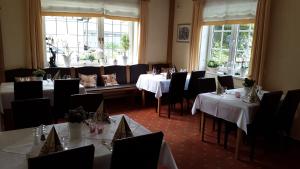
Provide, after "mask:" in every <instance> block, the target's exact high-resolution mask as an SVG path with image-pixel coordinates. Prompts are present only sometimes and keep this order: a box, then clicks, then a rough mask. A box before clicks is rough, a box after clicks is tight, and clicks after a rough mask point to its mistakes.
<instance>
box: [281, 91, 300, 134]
mask: <svg viewBox="0 0 300 169" xmlns="http://www.w3.org/2000/svg"><path fill="white" fill-rule="evenodd" d="M299 101H300V89H297V90H289V91H288V92H287V94H286V96H285V98H284V100H283V101H282V104H281V106H280V109H279V122H280V124H279V125H280V129H283V130H285V131H286V132H287V134H289V132H290V129H291V127H292V124H293V120H294V116H295V113H296V110H297V108H298V105H299Z"/></svg>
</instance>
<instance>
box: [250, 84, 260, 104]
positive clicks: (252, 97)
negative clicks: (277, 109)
mask: <svg viewBox="0 0 300 169" xmlns="http://www.w3.org/2000/svg"><path fill="white" fill-rule="evenodd" d="M257 100H258V96H257V93H256V86H252V88H251V91H250V96H249V102H250V103H255V102H257Z"/></svg>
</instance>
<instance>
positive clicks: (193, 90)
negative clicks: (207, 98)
mask: <svg viewBox="0 0 300 169" xmlns="http://www.w3.org/2000/svg"><path fill="white" fill-rule="evenodd" d="M204 76H205V71H192V73H191V77H190V81H189V85H188V90H187V91H186V92H185V99H186V101H187V109H189V102H190V100H191V99H194V98H195V97H196V96H197V95H198V94H199V93H198V90H197V88H198V79H199V78H203V77H204Z"/></svg>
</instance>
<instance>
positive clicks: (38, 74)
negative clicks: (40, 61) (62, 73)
mask: <svg viewBox="0 0 300 169" xmlns="http://www.w3.org/2000/svg"><path fill="white" fill-rule="evenodd" d="M32 74H33V75H34V76H36V77H44V75H45V74H46V72H45V71H44V70H42V69H37V70H35V71H33V72H32Z"/></svg>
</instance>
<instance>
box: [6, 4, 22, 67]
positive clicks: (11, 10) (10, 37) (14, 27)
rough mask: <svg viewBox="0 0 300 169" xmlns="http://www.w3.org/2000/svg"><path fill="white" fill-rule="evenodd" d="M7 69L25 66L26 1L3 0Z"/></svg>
mask: <svg viewBox="0 0 300 169" xmlns="http://www.w3.org/2000/svg"><path fill="white" fill-rule="evenodd" d="M1 10H2V11H1V21H2V25H1V26H2V38H3V39H2V41H3V55H4V67H5V69H11V68H17V67H25V16H24V15H25V1H24V0H1Z"/></svg>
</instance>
